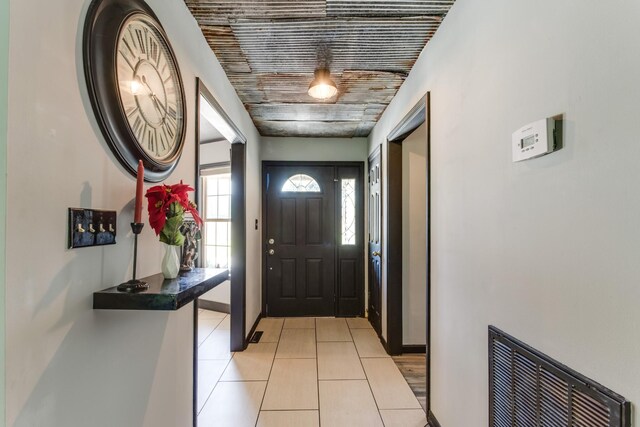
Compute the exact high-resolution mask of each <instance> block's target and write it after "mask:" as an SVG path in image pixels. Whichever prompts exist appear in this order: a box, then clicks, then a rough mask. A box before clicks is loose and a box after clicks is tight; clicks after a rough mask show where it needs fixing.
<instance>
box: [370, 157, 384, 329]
mask: <svg viewBox="0 0 640 427" xmlns="http://www.w3.org/2000/svg"><path fill="white" fill-rule="evenodd" d="M380 151H381V150H380V149H378V150H376V152H375V153H374V154H372V155H371V157H369V262H368V264H369V322H371V325H373V328H374V329H375V330H376V331H377V332H378V334H381V333H382V323H381V322H382V311H381V310H382V269H381V265H382V263H381V256H382V254H381V252H382V245H381V242H380V235H381V233H382V177H381V172H382V168H381V162H380Z"/></svg>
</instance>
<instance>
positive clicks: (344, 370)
mask: <svg viewBox="0 0 640 427" xmlns="http://www.w3.org/2000/svg"><path fill="white" fill-rule="evenodd" d="M318 379H319V380H366V379H367V377H366V376H365V375H364V371H363V370H362V365H361V364H360V358H359V357H358V353H357V352H356V347H355V346H354V345H353V343H352V342H319V343H318Z"/></svg>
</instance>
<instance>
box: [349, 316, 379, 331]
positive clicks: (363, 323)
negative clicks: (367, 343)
mask: <svg viewBox="0 0 640 427" xmlns="http://www.w3.org/2000/svg"><path fill="white" fill-rule="evenodd" d="M347 325H349V328H350V329H373V326H371V323H369V319H365V318H364V317H347Z"/></svg>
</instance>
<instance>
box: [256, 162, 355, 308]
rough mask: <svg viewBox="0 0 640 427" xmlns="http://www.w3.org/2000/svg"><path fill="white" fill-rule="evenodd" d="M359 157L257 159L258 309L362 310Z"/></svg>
mask: <svg viewBox="0 0 640 427" xmlns="http://www.w3.org/2000/svg"><path fill="white" fill-rule="evenodd" d="M363 168H364V164H363V162H263V224H265V227H264V229H263V245H264V246H263V247H264V259H263V265H264V274H263V299H262V301H263V313H264V314H265V316H270V317H274V316H275V317H290V316H363V315H364V257H363V251H364V187H363V181H364V169H363Z"/></svg>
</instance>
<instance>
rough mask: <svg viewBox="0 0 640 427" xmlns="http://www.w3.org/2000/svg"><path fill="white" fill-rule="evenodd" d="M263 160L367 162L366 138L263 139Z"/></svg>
mask: <svg viewBox="0 0 640 427" xmlns="http://www.w3.org/2000/svg"><path fill="white" fill-rule="evenodd" d="M262 160H286V161H289V160H304V161H311V160H314V161H345V162H346V161H357V162H362V161H366V160H367V139H366V138H297V137H291V138H280V137H263V138H262Z"/></svg>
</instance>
